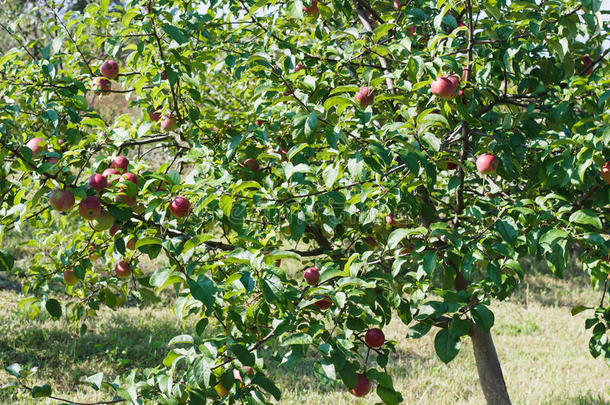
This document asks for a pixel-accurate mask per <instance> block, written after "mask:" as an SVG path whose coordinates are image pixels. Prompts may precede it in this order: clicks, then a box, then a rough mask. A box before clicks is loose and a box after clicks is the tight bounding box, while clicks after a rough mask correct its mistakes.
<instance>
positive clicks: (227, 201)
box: [218, 194, 233, 217]
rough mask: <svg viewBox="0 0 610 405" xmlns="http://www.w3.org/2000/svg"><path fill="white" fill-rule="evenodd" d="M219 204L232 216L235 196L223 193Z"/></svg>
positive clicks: (228, 215)
mask: <svg viewBox="0 0 610 405" xmlns="http://www.w3.org/2000/svg"><path fill="white" fill-rule="evenodd" d="M218 206H219V207H220V210H221V211H222V213H223V214H225V216H227V217H230V216H231V208H233V198H232V197H231V196H229V195H226V194H224V195H222V196H221V197H220V201H219V202H218Z"/></svg>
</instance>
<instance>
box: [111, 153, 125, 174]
mask: <svg viewBox="0 0 610 405" xmlns="http://www.w3.org/2000/svg"><path fill="white" fill-rule="evenodd" d="M127 166H129V159H127V157H125V156H117V157H115V158H114V159H112V162H110V168H111V169H117V170H122V171H125V170H127Z"/></svg>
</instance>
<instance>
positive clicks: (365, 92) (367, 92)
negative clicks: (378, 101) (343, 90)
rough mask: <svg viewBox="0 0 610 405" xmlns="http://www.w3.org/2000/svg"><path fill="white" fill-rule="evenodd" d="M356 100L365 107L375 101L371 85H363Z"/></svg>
mask: <svg viewBox="0 0 610 405" xmlns="http://www.w3.org/2000/svg"><path fill="white" fill-rule="evenodd" d="M354 98H355V99H356V101H358V102H359V103H360V107H362V108H364V107H366V106H369V105H371V104H373V103H374V102H375V95H374V94H373V90H371V88H370V87H367V86H362V87H360V90H359V91H358V92H357V93H356V95H355V96H354Z"/></svg>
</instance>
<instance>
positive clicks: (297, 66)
mask: <svg viewBox="0 0 610 405" xmlns="http://www.w3.org/2000/svg"><path fill="white" fill-rule="evenodd" d="M305 68H306V66H305V65H304V64H303V63H302V62H299V63H297V65H296V66H295V67H294V69H292V73H296V72H298V71H299V70H303V69H305Z"/></svg>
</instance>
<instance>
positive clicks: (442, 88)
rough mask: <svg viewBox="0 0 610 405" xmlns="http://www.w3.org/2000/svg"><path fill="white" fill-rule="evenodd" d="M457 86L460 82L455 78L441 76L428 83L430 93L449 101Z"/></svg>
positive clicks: (453, 95) (452, 76)
mask: <svg viewBox="0 0 610 405" xmlns="http://www.w3.org/2000/svg"><path fill="white" fill-rule="evenodd" d="M459 85H460V80H459V79H458V77H457V76H455V75H451V76H447V75H443V76H440V77H437V78H436V80H433V81H432V83H430V92H431V93H432V94H434V95H435V96H438V97H440V98H442V99H444V100H450V99H452V98H454V97H455V95H456V93H457V89H458V86H459Z"/></svg>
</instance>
